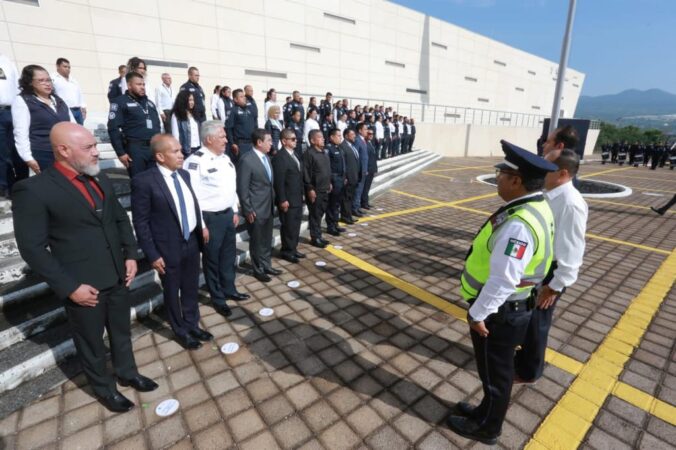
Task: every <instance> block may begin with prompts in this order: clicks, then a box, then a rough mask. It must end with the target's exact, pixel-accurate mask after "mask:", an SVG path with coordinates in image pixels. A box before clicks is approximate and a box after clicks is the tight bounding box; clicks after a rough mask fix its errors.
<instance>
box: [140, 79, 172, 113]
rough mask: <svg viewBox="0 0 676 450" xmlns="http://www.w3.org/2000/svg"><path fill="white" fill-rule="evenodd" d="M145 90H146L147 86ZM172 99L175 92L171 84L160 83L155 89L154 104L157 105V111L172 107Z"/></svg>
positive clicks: (160, 111) (161, 111)
mask: <svg viewBox="0 0 676 450" xmlns="http://www.w3.org/2000/svg"><path fill="white" fill-rule="evenodd" d="M146 92H148V89H147V88H146ZM174 100H176V93H175V92H174V90H173V89H172V87H171V86H167V85H166V84H164V83H162V85H161V86H160V87H158V88H157V89H155V106H157V109H158V112H159V113H163V112H164V111H166V110H170V109H171V108H173V107H174Z"/></svg>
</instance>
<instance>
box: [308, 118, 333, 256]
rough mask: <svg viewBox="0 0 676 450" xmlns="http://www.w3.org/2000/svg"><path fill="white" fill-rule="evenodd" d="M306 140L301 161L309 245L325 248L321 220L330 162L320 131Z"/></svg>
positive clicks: (327, 194)
mask: <svg viewBox="0 0 676 450" xmlns="http://www.w3.org/2000/svg"><path fill="white" fill-rule="evenodd" d="M308 140H309V141H310V147H309V148H308V149H307V152H306V153H305V159H304V160H303V169H304V170H303V182H304V184H305V201H306V202H307V207H308V210H309V211H308V217H309V228H310V243H311V244H312V245H313V246H315V247H319V248H325V247H326V246H327V245H329V241H327V240H325V239H323V238H322V218H323V217H324V213H325V212H326V207H327V205H328V202H329V192H330V191H331V161H330V160H329V155H328V152H327V151H325V150H324V136H322V132H321V131H319V130H312V131H310V133H309V135H308Z"/></svg>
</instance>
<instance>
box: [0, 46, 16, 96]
mask: <svg viewBox="0 0 676 450" xmlns="http://www.w3.org/2000/svg"><path fill="white" fill-rule="evenodd" d="M18 94H19V74H18V72H17V70H16V64H14V63H13V62H12V61H10V59H9V58H8V57H6V56H5V55H3V54H0V105H1V106H10V105H11V104H12V102H13V101H14V99H15V98H16V96H17V95H18Z"/></svg>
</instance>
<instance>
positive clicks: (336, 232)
mask: <svg viewBox="0 0 676 450" xmlns="http://www.w3.org/2000/svg"><path fill="white" fill-rule="evenodd" d="M326 232H327V233H328V234H330V235H331V236H340V231H338V230H326Z"/></svg>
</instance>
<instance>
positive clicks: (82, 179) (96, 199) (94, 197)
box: [75, 175, 103, 212]
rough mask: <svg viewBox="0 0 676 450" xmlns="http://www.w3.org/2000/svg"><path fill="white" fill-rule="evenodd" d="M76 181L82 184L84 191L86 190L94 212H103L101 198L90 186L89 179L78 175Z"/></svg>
mask: <svg viewBox="0 0 676 450" xmlns="http://www.w3.org/2000/svg"><path fill="white" fill-rule="evenodd" d="M75 178H76V179H77V180H79V181H80V182H82V184H84V187H85V189H87V192H88V193H89V196H90V197H91V198H92V200H93V201H94V209H95V210H96V212H101V211H103V198H101V196H100V195H99V193H98V192H96V189H94V188H93V187H92V185H91V182H90V177H88V176H86V175H78V176H76V177H75Z"/></svg>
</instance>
